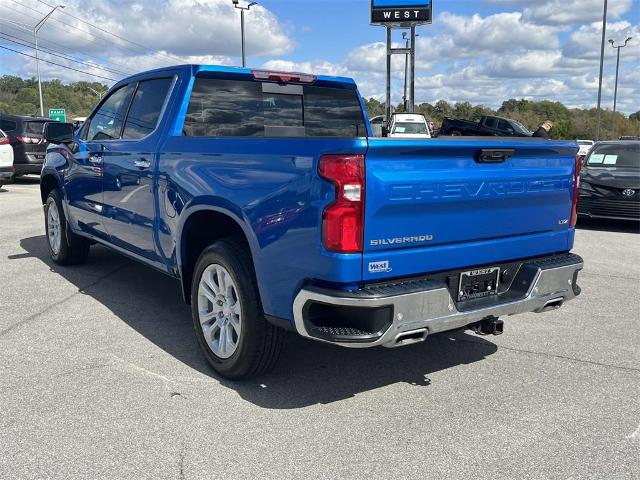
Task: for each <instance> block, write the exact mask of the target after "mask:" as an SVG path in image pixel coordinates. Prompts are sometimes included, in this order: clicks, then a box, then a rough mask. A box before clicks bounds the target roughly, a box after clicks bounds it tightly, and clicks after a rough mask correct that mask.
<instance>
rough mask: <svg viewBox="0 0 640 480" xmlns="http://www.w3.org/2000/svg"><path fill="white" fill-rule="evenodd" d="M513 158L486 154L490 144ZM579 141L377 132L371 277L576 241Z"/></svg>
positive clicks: (367, 269) (367, 263)
mask: <svg viewBox="0 0 640 480" xmlns="http://www.w3.org/2000/svg"><path fill="white" fill-rule="evenodd" d="M490 149H493V150H498V151H499V152H503V153H505V154H506V155H505V156H506V157H507V159H506V160H505V161H503V162H498V163H481V161H479V158H480V154H481V152H482V151H483V150H484V151H485V152H486V150H490ZM577 151H578V147H577V145H576V144H575V143H574V142H549V141H540V140H537V139H536V140H533V139H524V140H493V139H468V138H461V139H447V140H425V141H415V140H413V141H407V140H394V139H370V140H369V149H368V152H367V156H366V199H365V202H366V204H365V233H364V236H365V242H364V258H363V259H364V265H363V278H364V280H377V279H384V278H391V277H402V276H410V275H419V274H422V273H428V272H436V271H443V270H448V269H454V268H465V267H472V266H478V265H487V264H490V263H493V262H496V263H497V262H502V261H508V260H516V259H520V258H527V257H533V256H538V255H545V254H552V253H555V252H564V251H567V250H569V249H570V248H571V246H572V243H573V234H574V229H573V228H571V227H570V224H569V223H570V218H571V208H572V195H573V182H574V169H575V157H576V153H577Z"/></svg>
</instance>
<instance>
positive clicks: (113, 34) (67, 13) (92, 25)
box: [12, 0, 182, 62]
mask: <svg viewBox="0 0 640 480" xmlns="http://www.w3.org/2000/svg"><path fill="white" fill-rule="evenodd" d="M12 1H15V0H12ZM38 2H40V3H42V4H43V5H46V6H47V7H50V8H53V7H54V5H51V4H49V3H47V2H44V1H43V0H38ZM61 13H63V14H64V15H67V16H69V17H71V18H74V19H76V20H78V21H80V22H82V23H85V24H87V25H89V26H90V27H93V28H95V29H96V30H100V31H101V32H104V33H107V34H109V35H111V36H114V37H116V38H119V39H120V40H122V41H125V42H128V43H130V44H132V45H136V46H138V47H141V48H144V49H145V50H146V51H151V52H157V53H159V54H160V55H162V56H164V57H167V58H175V59H177V60H179V61H181V62H182V59H181V58H180V57H176V56H175V55H171V54H169V55H166V54H164V53H162V52H160V51H158V50H154V49H152V48H149V47H147V46H145V45H142V44H141V43H137V42H133V41H131V40H128V39H126V38H124V37H122V36H120V35H118V34H115V33H113V32H109V31H108V30H105V29H104V28H101V27H98V26H96V25H94V24H92V23H90V22H87V21H86V20H83V19H81V18H79V17H76V16H75V15H72V14H71V13H69V12H67V11H64V10H63V11H61Z"/></svg>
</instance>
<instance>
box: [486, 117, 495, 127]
mask: <svg viewBox="0 0 640 480" xmlns="http://www.w3.org/2000/svg"><path fill="white" fill-rule="evenodd" d="M484 124H485V126H487V127H489V128H496V126H497V125H498V119H497V118H487V119H485V121H484Z"/></svg>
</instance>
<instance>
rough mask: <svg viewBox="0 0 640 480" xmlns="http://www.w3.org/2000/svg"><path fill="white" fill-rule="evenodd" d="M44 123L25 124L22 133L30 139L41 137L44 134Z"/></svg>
mask: <svg viewBox="0 0 640 480" xmlns="http://www.w3.org/2000/svg"><path fill="white" fill-rule="evenodd" d="M45 123H46V122H25V124H24V133H25V134H26V135H27V136H30V137H33V136H38V137H42V135H43V133H44V124H45Z"/></svg>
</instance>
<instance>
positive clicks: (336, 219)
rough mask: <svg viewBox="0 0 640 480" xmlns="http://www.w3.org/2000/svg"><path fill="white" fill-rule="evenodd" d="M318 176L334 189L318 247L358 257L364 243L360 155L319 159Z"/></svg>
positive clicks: (332, 156) (363, 174)
mask: <svg viewBox="0 0 640 480" xmlns="http://www.w3.org/2000/svg"><path fill="white" fill-rule="evenodd" d="M318 171H319V174H320V176H321V177H322V178H324V179H325V180H328V181H330V182H331V183H333V184H334V185H335V186H336V199H335V200H334V201H333V203H331V204H330V205H329V206H328V207H327V208H326V209H325V211H324V214H323V216H322V243H323V245H324V247H325V248H326V249H327V250H329V251H330V252H336V253H361V252H362V245H363V241H364V187H365V173H364V155H323V156H322V157H320V165H319V168H318Z"/></svg>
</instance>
